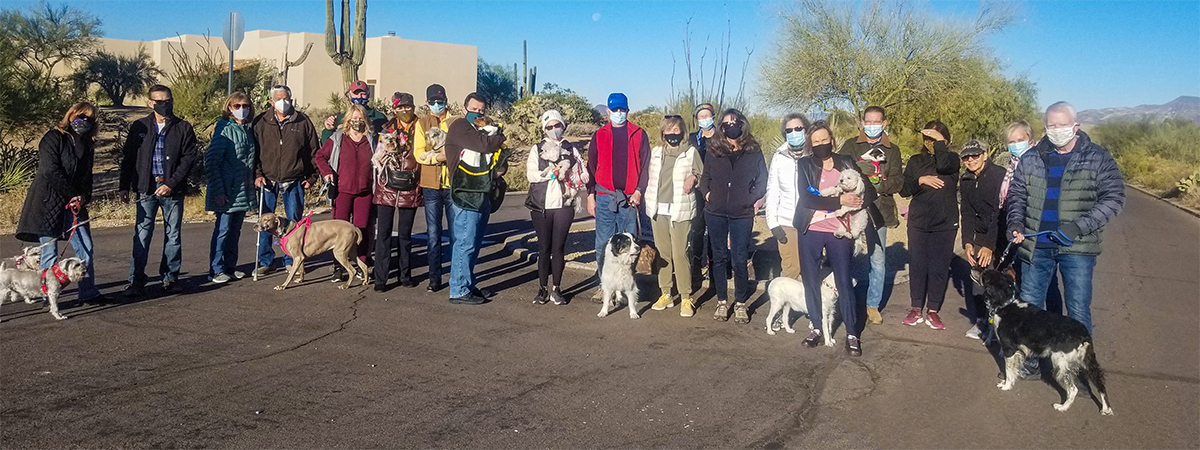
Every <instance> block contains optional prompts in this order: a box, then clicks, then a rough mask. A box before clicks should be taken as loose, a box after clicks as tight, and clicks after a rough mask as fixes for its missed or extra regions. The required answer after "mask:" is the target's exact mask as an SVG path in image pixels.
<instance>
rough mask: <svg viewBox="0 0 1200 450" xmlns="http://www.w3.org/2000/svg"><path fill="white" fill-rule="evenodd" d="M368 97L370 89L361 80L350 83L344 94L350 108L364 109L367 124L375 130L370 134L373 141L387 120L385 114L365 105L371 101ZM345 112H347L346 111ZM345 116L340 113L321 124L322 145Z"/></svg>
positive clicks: (340, 124)
mask: <svg viewBox="0 0 1200 450" xmlns="http://www.w3.org/2000/svg"><path fill="white" fill-rule="evenodd" d="M370 95H371V89H370V87H369V86H367V83H366V82H364V81H363V80H354V82H353V83H350V89H349V90H348V91H347V92H346V98H347V99H349V100H350V105H351V106H353V105H358V106H361V107H363V108H365V109H366V111H367V122H368V124H370V125H371V129H372V130H375V131H373V132H372V136H371V138H372V139H374V138H375V137H377V136H376V135H377V134H379V132H380V131H382V130H383V128H384V126H386V125H387V123H388V118H387V115H386V114H384V113H382V112H379V111H376V110H375V108H372V107H370V106H369V105H367V103H368V102H370V100H371V97H370ZM347 112H349V110H348V109H347ZM345 116H346V113H341V114H338V115H336V116H329V117H326V118H325V123H324V124H323V125H324V126H325V127H324V129H323V130H321V142H322V143H324V142H325V141H326V140H328V139H329V136H332V135H333V132H334V131H335V130H337V128H338V127H340V126H342V120H343V119H344V118H345Z"/></svg>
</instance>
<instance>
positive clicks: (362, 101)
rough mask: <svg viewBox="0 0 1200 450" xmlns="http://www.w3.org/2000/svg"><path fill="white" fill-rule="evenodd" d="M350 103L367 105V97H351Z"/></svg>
mask: <svg viewBox="0 0 1200 450" xmlns="http://www.w3.org/2000/svg"><path fill="white" fill-rule="evenodd" d="M350 104H352V105H362V106H367V99H365V98H352V99H350Z"/></svg>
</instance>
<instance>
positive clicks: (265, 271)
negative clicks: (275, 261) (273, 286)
mask: <svg viewBox="0 0 1200 450" xmlns="http://www.w3.org/2000/svg"><path fill="white" fill-rule="evenodd" d="M271 270H272V269H271V266H258V268H257V269H254V272H253V273H254V274H255V275H258V276H260V277H261V276H263V275H266V274H269V273H271Z"/></svg>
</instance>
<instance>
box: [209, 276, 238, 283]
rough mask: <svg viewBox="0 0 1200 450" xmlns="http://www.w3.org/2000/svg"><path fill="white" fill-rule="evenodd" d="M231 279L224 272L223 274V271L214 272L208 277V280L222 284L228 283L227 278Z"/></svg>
mask: <svg viewBox="0 0 1200 450" xmlns="http://www.w3.org/2000/svg"><path fill="white" fill-rule="evenodd" d="M231 279H232V278H231V277H230V276H229V275H226V274H223V273H218V274H216V275H213V276H210V277H208V281H211V282H213V283H216V284H224V283H228V282H229V280H231Z"/></svg>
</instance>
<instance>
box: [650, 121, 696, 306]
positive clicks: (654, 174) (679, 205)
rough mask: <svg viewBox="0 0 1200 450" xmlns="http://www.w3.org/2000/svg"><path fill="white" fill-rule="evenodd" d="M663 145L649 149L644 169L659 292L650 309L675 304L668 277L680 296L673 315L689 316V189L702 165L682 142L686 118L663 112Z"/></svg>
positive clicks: (691, 206)
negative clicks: (648, 159)
mask: <svg viewBox="0 0 1200 450" xmlns="http://www.w3.org/2000/svg"><path fill="white" fill-rule="evenodd" d="M659 129H660V130H661V132H662V136H661V137H662V141H663V143H664V145H662V146H658V147H654V149H652V150H651V151H650V164H649V167H648V168H647V170H646V174H647V175H648V176H649V178H648V179H647V180H646V202H645V205H646V215H647V216H649V217H650V218H651V220H652V221H653V225H652V226H651V230H652V231H653V232H654V242H655V244H656V245H657V247H658V257H659V261H658V264H657V266H658V267H659V269H658V287H659V288H660V289H661V290H662V296H661V297H659V299H658V301H657V302H655V303H654V306H652V307H651V309H653V310H655V311H662V310H664V309H667V308H670V307H672V306H675V297H674V295H672V294H671V288H672V284H671V278H672V275H674V281H675V284H674V286H673V287H674V288H675V290H676V291H678V292H679V296H680V297H683V304H682V306H680V307H679V315H680V316H683V317H692V314H694V313H695V312H696V303H695V301H693V300H692V296H693V295H694V294H695V292H692V267H691V261H689V260H688V255H687V245H688V230H690V229H691V224H692V219H693V218H694V217H696V200H695V199H696V196H695V195H694V189H695V188H696V185H697V182H698V181H699V179H700V174H701V173H702V172H703V171H704V161H703V160H701V159H700V153H699V152H698V151H696V148H695V147H692V146H691V145H689V144H688V142H687V140H686V139H685V137H686V136H687V124H685V123H684V122H683V118H682V117H680V116H666V117H664V118H663V121H662V126H660V127H659Z"/></svg>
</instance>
